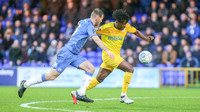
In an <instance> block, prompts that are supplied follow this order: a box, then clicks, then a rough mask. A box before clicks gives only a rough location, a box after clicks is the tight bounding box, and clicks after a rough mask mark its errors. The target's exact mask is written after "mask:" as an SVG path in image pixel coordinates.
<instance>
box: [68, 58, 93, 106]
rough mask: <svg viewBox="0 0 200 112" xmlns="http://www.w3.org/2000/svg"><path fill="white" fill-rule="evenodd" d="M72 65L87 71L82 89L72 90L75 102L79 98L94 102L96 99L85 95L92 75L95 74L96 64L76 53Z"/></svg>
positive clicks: (75, 102)
mask: <svg viewBox="0 0 200 112" xmlns="http://www.w3.org/2000/svg"><path fill="white" fill-rule="evenodd" d="M71 65H72V66H74V67H76V68H79V69H82V70H84V71H85V75H84V76H83V82H82V85H81V87H80V89H78V90H77V91H72V92H71V95H72V98H73V100H74V104H77V103H78V102H77V100H80V101H84V102H94V100H91V99H89V98H88V97H87V96H86V95H85V91H86V88H87V87H88V85H89V83H90V81H91V79H92V75H93V74H94V71H95V68H94V66H93V65H92V64H91V63H90V62H89V61H88V60H86V59H85V58H83V57H82V56H80V55H76V60H75V61H74V62H72V63H71Z"/></svg>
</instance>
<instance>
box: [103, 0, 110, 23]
mask: <svg viewBox="0 0 200 112" xmlns="http://www.w3.org/2000/svg"><path fill="white" fill-rule="evenodd" d="M111 6H112V4H111V3H110V0H104V1H103V5H102V7H101V10H102V11H103V13H104V19H103V21H104V20H106V19H109V17H110V15H112V12H111V10H110V9H111Z"/></svg>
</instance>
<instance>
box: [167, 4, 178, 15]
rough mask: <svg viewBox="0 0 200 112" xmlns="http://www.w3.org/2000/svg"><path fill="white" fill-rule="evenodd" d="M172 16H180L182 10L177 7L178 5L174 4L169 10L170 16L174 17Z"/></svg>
mask: <svg viewBox="0 0 200 112" xmlns="http://www.w3.org/2000/svg"><path fill="white" fill-rule="evenodd" d="M172 14H174V15H177V16H179V15H180V10H179V8H178V7H177V5H176V3H172V4H171V7H170V9H169V15H172Z"/></svg>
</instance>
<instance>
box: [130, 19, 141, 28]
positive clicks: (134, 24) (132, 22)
mask: <svg viewBox="0 0 200 112" xmlns="http://www.w3.org/2000/svg"><path fill="white" fill-rule="evenodd" d="M130 24H131V26H133V27H135V28H136V29H139V24H138V22H137V18H136V16H132V17H131V23H130Z"/></svg>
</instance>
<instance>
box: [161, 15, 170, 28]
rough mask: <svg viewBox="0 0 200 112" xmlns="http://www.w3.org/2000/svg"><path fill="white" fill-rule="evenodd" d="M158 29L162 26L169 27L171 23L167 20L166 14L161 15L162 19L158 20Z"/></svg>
mask: <svg viewBox="0 0 200 112" xmlns="http://www.w3.org/2000/svg"><path fill="white" fill-rule="evenodd" d="M159 24H160V29H163V28H164V27H168V28H171V27H172V25H171V24H170V23H169V22H168V18H167V16H162V20H161V21H160V23H159Z"/></svg>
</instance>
